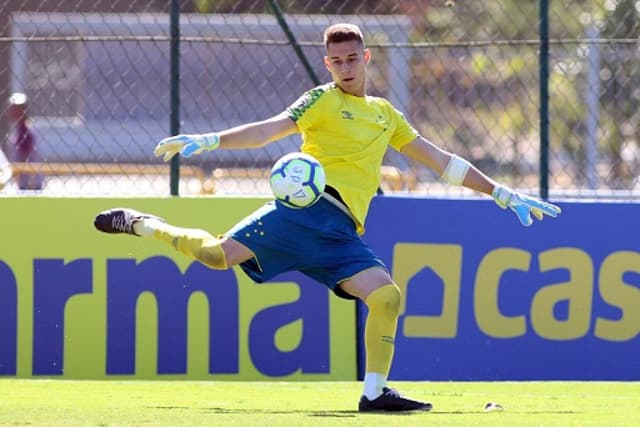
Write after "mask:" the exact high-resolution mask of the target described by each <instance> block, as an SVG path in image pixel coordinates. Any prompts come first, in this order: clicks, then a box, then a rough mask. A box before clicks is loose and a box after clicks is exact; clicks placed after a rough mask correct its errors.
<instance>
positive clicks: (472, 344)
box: [359, 197, 640, 381]
mask: <svg viewBox="0 0 640 427" xmlns="http://www.w3.org/2000/svg"><path fill="white" fill-rule="evenodd" d="M560 206H561V207H562V208H563V213H562V215H561V216H560V217H558V218H556V219H545V220H544V221H542V222H538V221H536V222H535V223H534V224H533V225H532V226H531V227H523V226H522V225H520V223H519V221H518V220H517V218H516V216H515V215H514V214H513V213H511V212H510V211H502V210H501V209H500V208H498V207H497V206H496V205H495V204H494V203H493V202H492V201H485V200H482V201H481V200H428V199H405V198H394V197H379V198H376V200H375V201H374V204H373V205H372V208H371V211H370V215H369V218H368V220H367V232H366V235H365V240H366V241H367V242H368V243H369V244H370V245H371V246H372V248H373V249H374V250H375V251H376V252H377V253H378V255H380V256H381V257H382V259H383V260H384V262H385V263H386V264H387V266H388V267H389V268H390V269H391V271H392V274H393V277H394V280H395V281H396V282H397V284H398V285H399V287H400V288H401V289H402V291H403V294H404V295H403V301H402V305H401V317H400V319H399V322H398V333H397V339H396V352H395V359H394V362H393V366H392V370H391V378H392V379H395V380H474V381H478V380H565V379H571V380H640V367H639V366H640V365H639V364H638V360H640V337H639V334H640V238H639V237H638V231H637V230H638V227H637V224H636V223H637V219H638V218H640V204H631V203H629V204H621V203H574V202H571V203H569V202H567V203H560ZM365 312H366V308H363V309H362V310H360V315H359V320H360V323H361V325H360V326H361V327H360V328H359V330H360V331H362V330H363V329H364V328H363V327H362V326H363V321H364V314H365ZM360 342H362V340H360ZM361 354H362V352H361ZM360 366H363V364H362V363H361V364H360ZM360 374H362V372H360Z"/></svg>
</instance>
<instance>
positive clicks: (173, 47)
mask: <svg viewBox="0 0 640 427" xmlns="http://www.w3.org/2000/svg"><path fill="white" fill-rule="evenodd" d="M170 14H171V16H170V26H171V41H170V61H171V65H170V71H169V72H170V74H171V77H170V82H171V86H170V89H169V91H170V98H171V113H170V119H169V120H170V128H171V135H177V134H178V133H180V1H179V0H171V12H170ZM179 184H180V156H174V157H173V159H171V178H170V188H171V195H172V196H178V195H179V192H180V190H179Z"/></svg>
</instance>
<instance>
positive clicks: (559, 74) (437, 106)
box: [0, 0, 640, 199]
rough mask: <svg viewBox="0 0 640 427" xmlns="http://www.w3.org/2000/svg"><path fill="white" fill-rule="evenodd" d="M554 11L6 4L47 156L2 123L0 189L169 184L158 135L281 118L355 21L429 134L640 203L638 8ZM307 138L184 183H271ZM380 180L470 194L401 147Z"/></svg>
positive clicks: (2, 64)
mask: <svg viewBox="0 0 640 427" xmlns="http://www.w3.org/2000/svg"><path fill="white" fill-rule="evenodd" d="M546 5H547V1H544V0H541V1H515V0H496V1H491V2H471V1H461V0H459V1H451V0H394V1H390V0H358V1H356V0H304V1H302V0H289V1H284V0H281V1H279V2H277V1H275V0H269V1H245V0H240V1H227V0H193V1H187V0H182V1H179V2H178V1H175V2H174V1H171V0H169V1H167V0H164V1H158V0H129V1H88V0H77V1H74V2H60V1H50V0H6V1H5V2H3V4H2V6H0V98H1V99H2V100H8V99H9V97H10V95H11V94H12V93H15V92H22V93H25V94H26V95H27V97H28V99H29V112H30V116H31V117H30V119H31V124H32V126H31V127H32V129H33V131H34V133H35V152H34V153H33V154H31V155H30V156H28V157H24V156H23V157H24V158H20V153H19V152H18V151H19V150H16V146H15V139H16V138H15V129H13V126H12V124H11V123H10V121H8V120H5V119H4V117H3V120H0V135H3V136H4V149H5V152H6V153H7V154H8V155H9V157H10V159H12V160H13V162H14V163H13V166H14V168H13V169H14V177H13V178H12V180H11V181H10V182H9V183H8V185H7V186H6V187H5V189H4V190H3V192H4V193H5V194H7V193H12V192H21V191H22V190H21V188H28V187H25V186H23V185H21V183H20V179H19V178H20V176H21V175H23V177H28V176H31V178H34V177H35V178H37V179H35V180H34V181H35V182H36V185H35V186H32V188H33V187H35V188H41V190H37V191H40V192H42V193H43V194H56V193H59V194H77V193H93V194H123V193H127V194H141V195H147V194H168V193H169V191H170V190H169V188H170V185H169V180H170V178H169V176H170V173H169V166H167V165H162V164H161V163H162V162H161V161H160V160H159V159H156V158H154V157H153V155H152V154H151V153H152V150H153V147H154V146H155V144H156V142H157V141H158V140H159V139H161V138H163V137H165V136H167V135H169V134H170V133H172V132H175V131H179V132H181V133H193V132H205V131H210V130H219V129H222V128H226V127H228V126H231V125H238V124H241V123H245V122H248V121H254V120H261V119H265V118H267V117H269V116H271V115H274V114H276V113H279V112H280V111H282V110H283V109H284V108H286V107H287V106H288V105H289V104H291V103H292V102H293V101H294V100H295V99H297V98H298V96H299V95H300V94H302V93H303V92H304V91H305V90H307V89H309V88H311V87H313V86H314V85H315V82H316V81H320V82H324V81H328V80H329V79H330V76H329V74H328V72H327V71H326V70H325V69H324V66H323V63H322V57H323V53H324V50H323V47H322V42H321V37H322V31H323V30H324V28H325V27H326V26H327V25H329V24H332V23H336V22H339V21H348V22H353V23H356V24H358V25H360V26H361V28H362V29H363V31H364V33H365V37H366V39H367V44H368V46H369V47H370V48H371V50H372V53H373V55H372V56H373V59H372V63H371V64H370V66H369V69H368V72H369V86H368V91H369V93H370V94H371V95H378V96H384V97H387V98H388V99H390V100H391V101H392V102H393V103H394V105H395V106H396V107H397V108H398V109H400V110H402V111H404V112H405V113H406V114H407V116H408V117H409V119H410V121H411V122H412V123H413V124H414V125H415V126H416V128H417V129H418V130H419V131H420V132H421V133H422V134H423V135H424V136H425V137H427V138H428V139H431V140H432V141H434V142H435V143H437V144H438V145H441V146H443V147H444V148H446V149H449V150H452V151H454V152H456V153H458V154H460V155H462V156H464V157H466V158H468V159H469V160H471V161H472V162H473V163H475V164H476V165H478V166H479V167H480V168H481V169H482V170H483V171H485V172H486V173H488V174H489V175H491V176H493V177H495V178H497V179H499V180H501V181H503V182H504V183H506V184H509V185H512V186H514V187H518V188H523V189H527V191H531V192H534V193H535V192H538V191H541V189H542V187H544V185H548V188H549V191H550V192H551V193H552V194H554V195H563V196H577V197H594V196H599V197H617V198H628V199H630V198H634V197H635V198H637V197H638V195H639V194H640V183H639V182H638V179H637V175H638V170H640V151H639V150H640V149H639V141H640V126H639V123H638V122H639V120H640V109H639V108H638V106H639V104H640V66H639V65H640V63H639V59H640V44H639V42H638V36H639V34H640V19H639V15H640V12H639V8H638V7H637V2H636V1H635V0H595V1H594V0H590V1H586V0H571V1H570V0H555V1H552V2H551V1H550V2H548V11H547V9H546ZM172 7H173V11H176V10H179V12H180V16H179V21H176V20H173V21H172V18H171V13H170V12H171V10H172ZM278 10H281V11H282V12H283V14H282V15H278V14H277V13H276V11H278ZM546 16H548V55H544V53H545V52H547V49H546V46H547V45H546V41H545V40H547V39H546V38H545V37H544V36H545V34H544V28H543V26H542V25H540V24H541V22H546V21H545V20H544V19H543V18H544V17H546ZM172 22H174V23H175V22H179V25H177V26H172ZM541 29H542V31H543V32H542V33H541ZM541 34H542V35H543V37H542V40H543V41H542V42H541ZM178 35H179V37H178ZM176 41H179V43H176ZM176 48H177V50H174V49H176ZM541 52H542V55H541ZM176 53H178V54H177V55H176ZM547 63H548V67H546V66H545V65H546V64H547ZM172 73H173V74H172ZM177 76H179V84H177V85H174V86H172V82H177V81H178V80H176V78H175V77H177ZM547 90H548V103H547V102H545V101H546V99H545V95H546V93H547V92H546V91H547ZM178 96H179V98H177V97H178ZM177 99H179V103H178V102H176V100H177ZM541 112H542V114H541ZM547 119H548V122H547ZM547 123H548V127H547ZM299 143H300V141H299V138H298V137H297V136H296V137H289V138H287V139H286V140H283V141H281V142H278V143H274V144H272V145H269V146H268V147H267V148H265V149H260V150H247V151H235V150H234V151H231V150H218V151H216V152H214V153H211V154H207V155H204V156H199V157H198V158H194V159H193V160H189V161H182V165H181V167H180V181H179V182H180V184H179V191H180V194H193V193H216V194H221V193H226V194H235V193H245V194H246V193H250V194H251V193H253V194H258V193H265V192H266V191H267V186H266V180H265V179H264V177H265V176H266V173H267V171H268V169H269V168H270V166H271V164H272V162H273V161H274V160H275V159H276V158H277V157H279V156H280V155H281V154H283V153H285V152H288V151H292V150H295V149H297V147H298V145H299ZM23 154H24V153H23ZM545 180H546V182H547V184H544V182H545ZM40 184H42V185H41V186H40ZM382 186H383V189H384V190H386V191H387V192H410V193H412V194H419V195H429V194H434V193H435V192H441V191H445V192H448V193H449V194H456V195H457V194H459V193H460V192H461V191H462V190H460V189H452V188H442V187H441V186H440V185H439V184H438V180H437V177H435V176H434V175H433V173H431V172H430V171H428V170H426V169H425V168H423V167H421V166H418V165H416V164H413V163H411V162H409V161H407V160H406V159H405V158H404V157H402V156H401V155H399V154H398V153H395V152H392V151H390V152H389V154H388V156H387V158H386V159H385V170H384V182H383V184H382ZM36 194H39V193H36Z"/></svg>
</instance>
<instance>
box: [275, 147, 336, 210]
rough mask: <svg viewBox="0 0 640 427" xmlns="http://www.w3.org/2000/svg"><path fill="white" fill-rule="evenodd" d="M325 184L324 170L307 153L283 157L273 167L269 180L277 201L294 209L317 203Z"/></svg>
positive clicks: (290, 154)
mask: <svg viewBox="0 0 640 427" xmlns="http://www.w3.org/2000/svg"><path fill="white" fill-rule="evenodd" d="M325 184H326V177H325V174H324V168H323V167H322V165H321V164H320V162H318V161H317V160H316V159H315V158H314V157H313V156H310V155H308V154H305V153H289V154H286V155H284V156H282V157H281V158H280V159H279V160H278V161H277V162H276V163H275V164H274V165H273V168H272V169H271V176H270V178H269V185H270V187H271V191H272V192H273V195H274V196H275V197H276V199H278V200H280V201H281V202H282V203H284V204H285V205H287V206H289V207H292V208H306V207H308V206H311V205H312V204H314V203H315V202H317V201H318V199H319V198H320V196H321V195H322V192H323V191H324V187H325Z"/></svg>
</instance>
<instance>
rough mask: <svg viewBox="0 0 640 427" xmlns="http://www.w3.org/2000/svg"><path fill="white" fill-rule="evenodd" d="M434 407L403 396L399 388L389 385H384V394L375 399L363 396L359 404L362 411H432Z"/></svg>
mask: <svg viewBox="0 0 640 427" xmlns="http://www.w3.org/2000/svg"><path fill="white" fill-rule="evenodd" d="M432 407H433V405H431V403H427V402H420V401H417V400H412V399H407V398H406V397H402V396H400V393H398V391H397V390H394V389H392V388H389V387H384V388H383V389H382V394H381V395H380V396H378V397H376V398H375V399H373V400H369V399H367V397H366V396H362V397H361V398H360V403H359V404H358V410H359V411H360V412H403V411H430V410H431V408H432Z"/></svg>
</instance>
